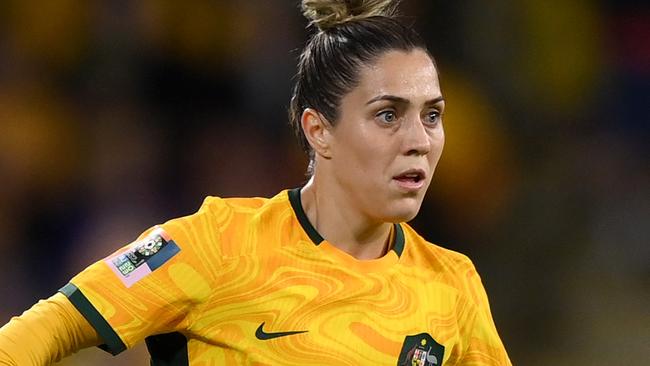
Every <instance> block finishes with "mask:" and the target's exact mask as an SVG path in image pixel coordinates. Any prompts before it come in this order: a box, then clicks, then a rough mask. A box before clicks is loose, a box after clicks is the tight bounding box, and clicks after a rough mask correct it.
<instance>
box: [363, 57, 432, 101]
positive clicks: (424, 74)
mask: <svg viewBox="0 0 650 366" xmlns="http://www.w3.org/2000/svg"><path fill="white" fill-rule="evenodd" d="M355 91H356V94H358V95H359V96H360V97H367V98H368V99H369V98H372V97H374V96H376V95H381V94H388V95H395V96H399V97H403V98H407V99H410V100H412V101H416V100H419V99H424V100H430V99H433V98H436V97H439V96H440V95H441V92H440V84H439V82H438V73H437V71H436V68H435V66H434V65H433V61H432V60H431V57H429V55H428V54H427V53H426V52H424V51H423V50H420V49H415V50H412V51H408V52H406V51H394V50H393V51H388V52H386V53H384V54H383V55H382V56H380V57H379V58H378V59H377V60H376V61H375V62H374V63H373V64H371V65H366V66H363V67H361V69H360V70H359V84H358V86H357V87H356V88H355V90H353V92H355Z"/></svg>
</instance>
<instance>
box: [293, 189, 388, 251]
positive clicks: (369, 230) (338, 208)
mask: <svg viewBox="0 0 650 366" xmlns="http://www.w3.org/2000/svg"><path fill="white" fill-rule="evenodd" d="M326 186H330V185H322V184H320V185H319V184H318V180H317V179H315V178H314V177H313V176H312V178H311V179H310V180H309V182H308V183H307V184H306V185H305V186H304V187H303V188H302V190H301V200H302V206H303V210H304V211H305V214H306V215H307V218H309V221H310V222H311V223H312V225H313V226H314V227H315V228H316V230H317V231H318V233H319V234H320V235H321V236H322V237H323V238H325V239H326V240H327V241H328V242H329V243H330V244H332V245H334V246H335V247H337V248H339V249H341V250H343V251H344V252H346V253H348V254H350V255H352V256H353V257H355V258H357V259H361V260H364V259H376V258H379V257H382V256H383V255H384V254H386V252H387V251H388V249H389V248H388V246H389V245H390V242H389V241H390V236H391V229H392V226H393V224H392V223H387V222H375V221H373V220H372V219H370V218H369V217H367V216H366V215H364V214H363V213H362V212H360V211H359V210H358V209H355V208H354V207H353V206H352V205H351V202H352V200H349V199H347V197H346V196H345V192H344V191H343V190H340V189H337V188H339V187H329V189H326Z"/></svg>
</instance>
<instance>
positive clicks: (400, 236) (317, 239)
mask: <svg viewBox="0 0 650 366" xmlns="http://www.w3.org/2000/svg"><path fill="white" fill-rule="evenodd" d="M289 202H290V203H291V207H292V208H293V212H295V214H296V217H297V218H298V222H299V223H300V226H302V228H303V230H305V232H306V233H307V235H308V236H309V239H311V241H313V242H314V244H316V245H319V244H320V243H322V242H323V241H324V240H325V239H323V237H322V236H321V235H320V234H319V233H318V231H316V228H315V227H314V226H313V225H312V224H311V222H309V219H308V218H307V215H306V214H305V211H304V210H303V208H302V200H301V199H300V188H294V189H290V190H289ZM393 229H394V230H395V235H394V237H393V242H392V243H391V246H390V247H391V250H394V251H395V253H396V254H397V256H398V257H399V256H401V255H402V252H403V251H404V231H403V230H402V226H401V225H400V224H393Z"/></svg>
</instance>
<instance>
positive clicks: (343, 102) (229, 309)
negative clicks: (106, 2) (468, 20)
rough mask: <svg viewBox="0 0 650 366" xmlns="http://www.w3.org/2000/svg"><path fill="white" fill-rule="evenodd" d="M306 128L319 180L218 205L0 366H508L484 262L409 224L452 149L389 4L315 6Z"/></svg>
mask: <svg viewBox="0 0 650 366" xmlns="http://www.w3.org/2000/svg"><path fill="white" fill-rule="evenodd" d="M302 7H303V10H304V13H305V15H306V16H307V17H308V18H309V19H310V20H311V24H312V25H313V26H314V27H316V28H317V31H316V32H315V34H314V36H313V37H312V38H311V39H310V40H309V42H308V44H307V45H306V47H305V49H304V51H303V53H302V55H301V57H300V61H299V64H298V73H297V77H296V85H295V88H294V92H293V98H292V100H291V111H290V112H291V113H290V114H291V122H292V124H293V125H294V127H295V129H296V131H297V133H298V135H299V137H300V140H301V142H302V144H303V146H304V147H305V149H306V151H307V153H308V154H309V156H310V167H309V170H310V173H311V178H310V179H309V181H308V183H307V184H306V185H305V186H303V187H301V188H297V189H291V190H285V191H282V192H280V193H279V194H277V195H276V196H275V197H273V198H270V199H263V198H228V199H222V198H217V197H208V198H207V199H206V200H205V202H204V203H203V205H202V206H201V208H200V209H199V211H198V212H197V213H195V214H193V215H190V216H187V217H183V218H179V219H175V220H171V221H168V222H167V223H165V224H162V225H159V226H155V227H153V228H151V229H149V230H147V231H146V232H145V233H143V234H142V235H141V236H140V237H139V238H138V240H136V241H135V242H133V243H132V244H130V245H127V246H125V247H123V248H122V249H119V250H118V251H116V252H115V253H113V254H111V255H110V256H108V257H107V258H105V259H103V260H101V261H99V262H97V263H95V264H93V265H91V266H90V267H88V268H87V269H85V270H84V271H83V272H81V273H80V274H78V275H77V276H75V277H74V278H73V279H72V280H71V281H70V283H68V284H67V285H66V286H64V287H63V288H62V289H61V290H60V291H59V293H57V294H56V295H54V296H53V297H51V298H50V299H48V300H46V301H42V302H40V303H38V304H37V305H35V306H34V307H33V308H32V309H31V310H29V311H27V312H25V313H24V314H23V315H22V316H21V317H19V318H14V319H13V320H12V321H11V322H10V323H8V324H7V325H6V326H5V327H4V328H2V331H0V349H1V352H0V364H3V365H21V366H24V365H44V364H48V363H50V362H52V361H54V360H58V359H60V358H62V357H65V356H66V355H68V354H70V353H71V352H74V351H76V350H78V349H80V348H82V347H88V346H92V345H99V346H100V347H102V348H103V349H105V350H108V351H109V352H111V353H113V354H117V353H119V352H122V351H123V350H125V349H127V348H130V347H133V346H134V345H136V344H137V343H139V342H141V341H143V340H144V341H145V342H146V343H147V347H148V348H149V352H150V354H151V357H152V364H153V365H235V364H247V365H252V364H256V365H261V364H265V365H284V364H291V365H298V364H300V365H427V366H432V365H509V364H510V361H509V359H508V356H507V354H506V351H505V349H504V347H503V345H502V343H501V341H500V339H499V336H498V334H497V331H496V329H495V326H494V323H493V321H492V317H491V314H490V309H489V306H488V301H487V296H486V294H485V291H484V289H483V286H482V284H481V281H480V279H479V276H478V274H477V273H476V270H475V269H474V266H473V265H472V263H471V262H470V260H469V259H468V258H467V257H465V256H463V255H462V254H459V253H455V252H453V251H450V250H447V249H443V248H441V247H439V246H436V245H433V244H431V243H428V242H427V241H425V239H423V238H422V237H420V236H419V235H418V234H417V233H416V232H415V231H414V230H413V229H412V228H411V227H410V226H408V225H407V224H406V223H405V222H407V221H409V220H411V219H412V218H413V217H415V215H416V214H417V212H418V210H419V209H420V205H421V203H422V200H423V198H424V195H425V192H426V190H427V188H428V186H429V183H430V182H431V177H432V176H433V173H434V170H435V167H436V164H437V162H438V159H439V158H440V154H441V152H442V148H443V144H444V131H443V125H442V115H443V111H444V103H445V102H444V98H443V95H442V93H441V90H440V85H439V82H438V76H437V70H436V66H435V63H434V60H433V57H432V56H431V54H430V53H429V52H428V51H427V48H426V46H425V44H424V43H423V41H422V40H421V39H420V37H419V36H418V35H417V34H416V33H415V32H414V31H413V30H412V29H410V28H408V27H406V26H404V25H402V24H401V23H400V22H399V21H398V20H396V19H394V17H393V10H394V8H395V3H394V2H393V1H387V0H383V1H382V0H373V1H370V0H367V1H333V0H304V1H303V2H302Z"/></svg>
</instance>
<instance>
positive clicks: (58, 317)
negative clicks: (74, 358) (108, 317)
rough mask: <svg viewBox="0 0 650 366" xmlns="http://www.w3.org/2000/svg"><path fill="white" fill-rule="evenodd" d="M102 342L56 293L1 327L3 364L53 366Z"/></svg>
mask: <svg viewBox="0 0 650 366" xmlns="http://www.w3.org/2000/svg"><path fill="white" fill-rule="evenodd" d="M101 343H102V340H101V338H100V337H99V335H98V334H97V332H96V331H95V329H94V328H93V327H92V326H91V325H90V324H89V323H88V322H87V321H86V319H84V317H83V316H82V315H81V314H80V313H79V312H78V311H77V309H76V308H75V307H74V305H72V303H70V301H69V300H68V298H67V297H65V295H63V294H61V293H56V294H55V295H53V296H52V297H50V298H49V299H47V300H41V301H39V302H38V303H37V304H36V305H34V306H32V308H31V309H29V310H27V311H25V312H24V313H23V314H22V315H21V316H18V317H14V318H12V319H11V321H9V323H7V324H6V325H5V326H3V327H2V328H0V365H1V366H18V365H20V366H42V365H49V364H51V363H54V362H57V361H59V360H60V359H62V358H64V357H67V356H69V355H70V354H72V353H74V352H77V351H78V350H80V349H82V348H86V347H92V346H96V345H99V344H101Z"/></svg>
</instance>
